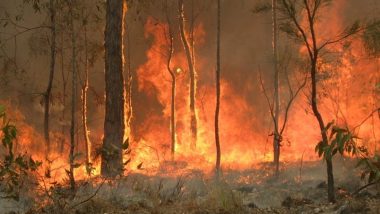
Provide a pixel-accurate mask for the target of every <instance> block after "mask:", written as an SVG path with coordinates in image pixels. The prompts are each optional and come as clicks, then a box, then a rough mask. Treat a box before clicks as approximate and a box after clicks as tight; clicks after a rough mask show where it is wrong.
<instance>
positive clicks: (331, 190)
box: [304, 0, 335, 202]
mask: <svg viewBox="0 0 380 214" xmlns="http://www.w3.org/2000/svg"><path fill="white" fill-rule="evenodd" d="M304 4H305V6H306V9H307V15H308V21H309V27H310V34H311V38H312V44H313V46H312V53H311V54H310V56H311V57H310V61H311V70H310V75H311V107H312V110H313V113H314V116H315V118H316V119H317V121H318V124H319V129H320V131H321V135H322V141H323V144H324V145H328V143H329V141H328V137H327V133H326V126H325V123H324V121H323V118H322V115H321V113H320V112H319V109H318V102H317V95H318V91H317V84H318V81H317V77H316V76H317V63H318V57H319V50H318V46H317V39H316V34H315V30H314V21H315V17H313V16H312V15H311V9H310V6H309V4H308V2H307V0H304ZM326 165H327V167H326V170H327V188H328V189H327V194H328V200H329V202H335V187H334V174H333V163H332V159H331V158H326Z"/></svg>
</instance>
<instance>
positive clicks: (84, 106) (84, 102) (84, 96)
mask: <svg viewBox="0 0 380 214" xmlns="http://www.w3.org/2000/svg"><path fill="white" fill-rule="evenodd" d="M84 49H85V73H84V84H83V88H82V123H83V124H82V125H83V134H84V136H83V137H84V140H85V144H86V145H85V146H86V166H87V167H89V166H90V164H91V141H90V137H89V131H88V126H87V91H88V69H89V68H88V48H87V26H86V25H85V26H84ZM88 173H90V171H88Z"/></svg>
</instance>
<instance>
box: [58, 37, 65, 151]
mask: <svg viewBox="0 0 380 214" xmlns="http://www.w3.org/2000/svg"><path fill="white" fill-rule="evenodd" d="M63 37H64V36H63V33H61V76H62V105H63V110H62V114H61V122H62V127H61V135H62V139H61V142H60V145H59V152H60V153H61V154H62V153H63V150H64V146H65V142H66V137H65V136H66V122H65V119H66V118H65V116H66V88H67V77H66V75H65V64H64V48H63Z"/></svg>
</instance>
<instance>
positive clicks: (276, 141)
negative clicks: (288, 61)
mask: <svg viewBox="0 0 380 214" xmlns="http://www.w3.org/2000/svg"><path fill="white" fill-rule="evenodd" d="M272 19H273V64H274V130H273V162H274V164H275V176H276V177H278V175H279V168H280V146H281V145H280V143H281V142H280V139H281V136H280V132H279V117H280V115H279V114H280V93H279V70H278V45H277V44H278V30H277V0H272Z"/></svg>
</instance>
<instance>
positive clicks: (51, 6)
mask: <svg viewBox="0 0 380 214" xmlns="http://www.w3.org/2000/svg"><path fill="white" fill-rule="evenodd" d="M49 12H50V23H51V26H50V30H51V45H50V72H49V82H48V86H47V89H46V92H45V94H44V98H45V99H44V100H45V103H44V104H45V106H44V108H45V111H44V137H45V144H46V154H45V158H46V159H48V158H49V154H50V150H51V145H50V136H49V132H50V130H49V113H50V98H51V91H52V88H53V80H54V70H55V53H56V52H55V50H56V28H55V14H56V13H55V4H54V0H50V1H49Z"/></svg>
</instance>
